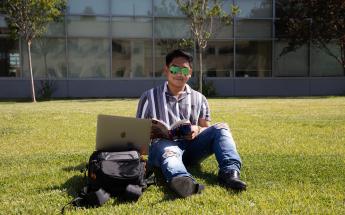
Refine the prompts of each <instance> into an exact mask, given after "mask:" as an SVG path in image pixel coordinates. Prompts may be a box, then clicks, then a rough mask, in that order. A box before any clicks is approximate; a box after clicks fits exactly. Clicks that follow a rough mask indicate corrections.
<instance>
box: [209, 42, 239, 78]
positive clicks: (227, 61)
mask: <svg viewBox="0 0 345 215" xmlns="http://www.w3.org/2000/svg"><path fill="white" fill-rule="evenodd" d="M233 63H234V46H233V41H209V42H208V45H207V47H206V49H205V51H204V56H203V68H204V69H203V70H204V73H205V74H206V75H207V77H229V76H233V68H234V65H233Z"/></svg>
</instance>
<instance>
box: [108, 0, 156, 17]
mask: <svg viewBox="0 0 345 215" xmlns="http://www.w3.org/2000/svg"><path fill="white" fill-rule="evenodd" d="M151 2H152V1H151V0H126V1H124V0H112V1H111V11H112V14H114V15H126V16H151V14H152V3H151Z"/></svg>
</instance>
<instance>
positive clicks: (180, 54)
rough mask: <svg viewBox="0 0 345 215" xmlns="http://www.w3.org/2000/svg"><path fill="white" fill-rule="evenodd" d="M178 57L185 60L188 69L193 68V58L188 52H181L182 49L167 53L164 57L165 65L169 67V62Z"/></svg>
mask: <svg viewBox="0 0 345 215" xmlns="http://www.w3.org/2000/svg"><path fill="white" fill-rule="evenodd" d="M178 57H183V58H185V59H186V60H187V61H188V63H189V66H190V67H192V66H193V56H192V55H191V54H189V53H188V52H185V51H183V50H182V49H176V50H174V51H172V52H169V53H168V54H167V56H166V57H165V64H166V65H167V66H169V64H170V63H171V61H173V59H174V58H178Z"/></svg>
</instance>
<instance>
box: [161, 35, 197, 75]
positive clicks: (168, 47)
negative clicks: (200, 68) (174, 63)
mask: <svg viewBox="0 0 345 215" xmlns="http://www.w3.org/2000/svg"><path fill="white" fill-rule="evenodd" d="M178 48H181V49H184V50H185V51H187V52H189V53H191V54H192V55H193V47H185V46H183V45H182V44H181V43H180V40H178V39H158V40H155V77H161V76H163V67H164V65H165V56H166V55H167V54H168V53H169V52H171V51H173V50H175V49H178ZM194 59H195V58H194ZM194 62H195V61H194Z"/></svg>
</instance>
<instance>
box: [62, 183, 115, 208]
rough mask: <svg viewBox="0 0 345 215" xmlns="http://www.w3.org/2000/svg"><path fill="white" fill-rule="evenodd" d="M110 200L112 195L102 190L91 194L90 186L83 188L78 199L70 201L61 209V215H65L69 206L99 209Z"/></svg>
mask: <svg viewBox="0 0 345 215" xmlns="http://www.w3.org/2000/svg"><path fill="white" fill-rule="evenodd" d="M109 198H110V194H109V193H107V192H106V191H105V190H103V189H102V188H99V189H98V190H95V191H92V192H89V188H88V186H85V187H83V189H82V190H81V192H80V193H79V195H78V197H76V198H75V199H73V200H72V201H70V202H69V203H68V204H66V205H65V206H64V207H63V208H62V209H61V214H64V212H65V208H66V207H67V206H69V205H72V206H74V207H99V206H101V205H103V204H104V203H105V202H106V201H108V200H109Z"/></svg>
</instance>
